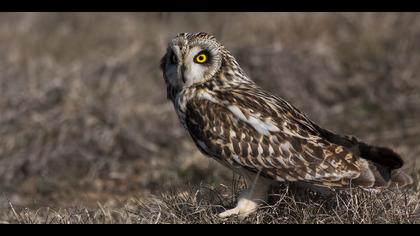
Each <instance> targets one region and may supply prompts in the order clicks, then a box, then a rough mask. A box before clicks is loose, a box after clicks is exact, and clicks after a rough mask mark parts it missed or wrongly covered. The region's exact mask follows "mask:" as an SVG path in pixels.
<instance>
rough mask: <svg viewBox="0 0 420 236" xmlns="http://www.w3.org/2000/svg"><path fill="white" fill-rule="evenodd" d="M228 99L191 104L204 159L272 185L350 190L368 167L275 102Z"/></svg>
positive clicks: (205, 98) (189, 122) (191, 120)
mask: <svg viewBox="0 0 420 236" xmlns="http://www.w3.org/2000/svg"><path fill="white" fill-rule="evenodd" d="M226 97H227V96H221V95H220V94H212V95H209V94H206V96H197V97H196V98H194V99H191V100H189V102H188V103H187V107H186V113H187V114H186V116H187V117H188V118H187V120H186V125H187V126H188V130H189V132H190V134H191V136H192V137H193V140H194V141H195V143H196V145H197V146H198V147H199V149H200V150H201V151H203V152H204V153H205V154H207V155H209V156H211V157H214V158H217V159H219V160H220V161H223V162H227V163H229V164H230V165H232V166H237V167H238V166H239V167H243V168H246V169H248V170H250V171H252V172H255V173H259V174H261V175H263V176H265V177H268V178H270V179H274V180H278V181H298V180H299V181H308V182H312V183H314V184H319V185H325V186H343V185H348V184H349V182H350V181H351V179H354V178H357V177H359V176H360V174H361V172H362V171H361V169H364V168H367V166H366V165H367V163H366V161H364V160H362V159H360V158H359V157H357V156H355V155H354V154H353V153H352V152H351V151H350V150H348V149H347V148H345V147H343V146H340V145H336V144H333V143H330V142H328V141H327V140H325V139H323V138H322V137H320V136H318V135H317V133H316V130H314V129H313V128H312V127H306V124H307V123H308V121H306V120H304V119H301V118H300V117H299V116H297V115H296V114H292V113H291V110H290V108H287V107H282V106H283V105H282V104H278V101H275V99H273V100H270V99H263V98H261V97H260V96H258V95H256V96H254V97H253V94H248V95H247V96H241V95H240V94H235V93H231V94H229V99H224V98H226ZM254 103H255V104H254ZM297 120H301V122H297Z"/></svg>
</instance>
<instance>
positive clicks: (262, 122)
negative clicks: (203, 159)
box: [160, 32, 412, 217]
mask: <svg viewBox="0 0 420 236" xmlns="http://www.w3.org/2000/svg"><path fill="white" fill-rule="evenodd" d="M160 67H161V70H162V72H163V78H164V80H165V83H166V89H167V97H168V99H169V100H170V101H172V103H173V105H174V107H175V111H176V113H177V116H178V117H179V120H180V122H181V124H182V125H183V127H184V128H185V129H186V130H187V132H188V133H189V135H190V136H191V137H192V140H193V141H194V143H195V144H196V146H197V148H198V149H199V150H200V151H201V152H202V153H203V154H204V155H205V156H208V157H211V158H213V159H215V160H216V161H217V162H219V163H220V164H222V165H224V166H226V167H228V168H230V169H232V170H233V171H235V172H237V173H238V174H240V175H241V176H243V178H244V180H245V183H246V186H247V189H245V190H244V191H243V192H242V193H241V194H240V195H239V197H238V202H237V205H236V207H235V208H233V209H229V210H226V211H224V212H222V213H220V214H219V216H220V217H228V216H231V215H239V216H241V217H246V216H248V215H249V214H251V213H252V212H254V211H256V210H257V209H258V207H259V206H260V205H261V204H262V203H263V202H264V201H266V199H267V192H268V190H269V188H270V187H271V186H273V185H276V184H279V182H301V183H306V184H309V185H313V186H318V187H326V188H346V187H349V186H359V187H361V188H363V189H385V188H392V187H402V186H405V185H408V184H411V183H412V179H411V178H410V177H409V176H408V175H406V174H405V173H403V172H402V171H401V170H400V168H401V167H402V166H403V160H402V159H401V158H400V156H399V155H398V154H396V153H395V152H394V151H392V150H391V149H389V148H385V147H377V146H372V145H369V144H367V143H364V142H362V141H360V140H359V139H357V138H355V137H352V136H347V135H340V134H336V133H334V132H331V131H329V130H327V129H324V128H322V127H320V126H318V125H317V124H316V123H314V122H313V121H312V120H310V119H309V118H308V117H307V116H306V115H305V114H303V113H302V112H301V111H299V110H298V109H297V108H295V107H294V106H292V105H291V104H290V103H289V102H287V101H286V100H284V99H282V98H280V97H277V96H275V95H273V94H271V93H269V92H267V91H265V90H264V89H263V88H261V87H260V86H258V85H257V84H256V83H255V82H253V81H252V80H251V79H250V78H249V77H248V76H247V75H246V73H245V72H244V70H243V69H242V68H241V66H240V65H239V64H238V62H237V60H236V59H235V58H234V57H233V55H232V54H231V53H230V52H229V51H228V50H227V49H226V48H225V47H224V46H223V45H222V44H221V43H220V42H218V41H217V40H216V38H215V37H214V36H212V35H210V34H207V33H204V32H199V33H181V34H178V35H177V36H176V37H175V38H173V39H172V40H171V41H170V43H169V46H168V48H167V51H166V53H165V55H164V56H163V58H162V59H161V64H160Z"/></svg>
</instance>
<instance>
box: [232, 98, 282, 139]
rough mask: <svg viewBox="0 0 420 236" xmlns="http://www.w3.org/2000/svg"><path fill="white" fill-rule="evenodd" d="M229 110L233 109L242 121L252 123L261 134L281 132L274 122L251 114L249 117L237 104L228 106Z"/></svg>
mask: <svg viewBox="0 0 420 236" xmlns="http://www.w3.org/2000/svg"><path fill="white" fill-rule="evenodd" d="M228 109H229V111H231V112H232V113H233V114H234V115H235V116H236V117H237V118H239V119H240V120H242V121H245V122H247V123H248V124H250V125H251V126H252V127H253V128H254V129H255V130H256V131H258V132H259V133H261V134H264V135H269V134H270V132H279V131H280V129H279V128H278V127H277V126H275V125H274V124H273V123H272V122H265V121H262V120H260V119H259V118H257V117H255V116H253V115H250V116H249V118H248V119H247V118H246V117H245V115H244V113H242V111H241V110H240V109H239V108H238V107H237V106H235V105H230V106H228Z"/></svg>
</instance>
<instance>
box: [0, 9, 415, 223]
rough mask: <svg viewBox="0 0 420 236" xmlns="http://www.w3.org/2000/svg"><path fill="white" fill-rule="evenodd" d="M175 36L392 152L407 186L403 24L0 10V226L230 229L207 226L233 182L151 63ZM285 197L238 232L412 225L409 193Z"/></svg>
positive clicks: (409, 120)
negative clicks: (214, 50)
mask: <svg viewBox="0 0 420 236" xmlns="http://www.w3.org/2000/svg"><path fill="white" fill-rule="evenodd" d="M184 31H207V32H209V33H213V34H215V35H216V37H217V38H219V39H220V40H221V41H222V42H223V43H224V44H225V45H226V47H228V48H229V49H230V50H231V51H232V53H233V54H234V55H235V56H236V57H237V58H238V60H239V62H240V64H241V65H243V67H244V69H245V70H246V71H247V72H248V73H249V75H250V76H251V77H252V78H253V79H254V80H255V81H257V82H258V83H259V84H261V85H262V86H263V87H264V88H266V89H268V90H270V91H271V92H273V93H274V94H276V95H278V96H282V97H284V98H286V99H287V100H289V101H290V102H292V103H293V104H294V105H296V106H297V107H298V108H300V109H301V110H302V111H304V112H305V113H307V114H308V115H309V116H310V117H311V118H313V120H315V121H316V122H318V123H320V124H321V125H322V126H325V127H327V128H329V129H332V130H335V131H337V132H340V133H347V134H353V135H356V136H359V137H360V138H362V139H364V140H366V141H367V142H371V143H374V144H377V145H385V146H389V147H392V148H393V149H395V150H396V151H397V152H398V153H400V154H401V155H402V156H403V158H404V160H406V162H407V171H408V172H409V173H411V174H412V175H413V176H417V175H418V173H419V165H418V163H417V162H416V159H417V157H418V156H419V155H420V139H419V137H420V124H419V120H420V78H419V75H420V73H419V72H420V54H419V53H417V52H419V51H420V40H419V38H420V16H419V15H418V14H415V13H171V14H169V13H1V14H0V41H1V42H2V43H1V44H0V55H1V57H0V221H1V222H21V223H31V222H34V223H41V222H48V223H64V222H74V223H102V222H107V223H154V222H156V223H184V222H189V223H213V222H217V223H222V222H224V223H236V222H238V220H237V219H229V220H227V221H222V220H219V219H217V218H215V217H213V213H215V212H218V211H220V210H221V207H220V205H221V206H224V207H228V206H231V205H232V204H233V200H234V199H233V197H232V196H236V194H237V192H238V191H237V190H236V189H232V186H235V184H232V180H231V179H232V174H231V173H230V172H229V171H226V170H224V169H223V168H221V167H219V166H218V165H217V164H215V163H214V162H212V161H210V160H208V159H206V158H204V157H203V156H202V155H201V154H200V153H199V152H198V151H197V149H196V148H195V147H194V146H193V144H192V142H191V141H190V140H189V138H188V136H187V135H186V134H185V132H184V131H183V130H182V128H181V126H180V125H179V122H178V120H177V117H176V115H175V113H174V111H173V108H172V107H171V104H169V102H167V101H166V97H165V89H164V83H163V80H162V78H161V75H160V71H159V70H158V63H159V59H160V57H161V56H162V55H163V53H164V51H165V47H166V43H167V41H168V40H169V39H170V38H171V37H172V36H174V35H175V34H177V33H179V32H184ZM173 186H179V187H177V188H175V189H174V187H173ZM185 186H193V187H189V188H187V190H185V188H186V187H185ZM194 186H196V187H194ZM197 186H229V187H227V188H226V189H225V190H223V189H224V188H222V189H220V188H217V189H216V190H211V191H210V190H208V188H203V187H197ZM238 188H239V187H238ZM168 189H174V190H173V191H170V192H168ZM227 190H229V191H227ZM226 191H227V192H228V193H226V194H222V193H223V192H226ZM284 191H285V190H284V189H280V190H279V191H278V192H277V194H280V196H285V197H284V199H283V201H280V202H279V203H276V201H273V202H272V203H271V204H272V205H273V204H274V207H269V208H266V209H263V210H262V211H260V212H259V213H258V214H257V215H255V216H253V217H251V218H249V219H248V220H247V221H246V222H254V223H257V222H260V223H261V222H263V223H292V222H293V223H341V222H344V223H373V222H381V223H391V222H392V223H413V222H418V221H416V219H415V218H414V217H413V214H415V211H416V210H415V209H416V207H417V204H418V188H414V187H413V189H410V190H407V192H397V193H385V194H382V195H379V196H376V195H372V194H368V193H357V194H356V193H353V194H352V195H351V196H350V200H348V199H347V198H344V196H342V195H339V196H338V197H337V198H335V200H334V201H332V200H331V199H330V200H329V201H323V200H316V199H312V198H309V199H299V200H297V199H295V197H294V195H293V194H291V192H290V191H289V192H287V193H285V192H284ZM179 194H181V195H179ZM136 199H137V200H136ZM343 199H347V200H348V201H347V200H346V201H345V200H343ZM356 200H357V202H356ZM9 201H10V203H11V204H12V205H10V204H9ZM329 202H331V204H327V205H328V206H326V205H325V204H326V203H329ZM345 203H346V204H345ZM347 203H351V204H350V205H348V204H347ZM11 206H13V208H14V209H15V210H16V213H13V210H12V207H11ZM52 209H56V210H55V211H54V210H52ZM58 209H61V210H58ZM159 209H162V210H159ZM287 217H288V218H287Z"/></svg>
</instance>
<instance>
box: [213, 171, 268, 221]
mask: <svg viewBox="0 0 420 236" xmlns="http://www.w3.org/2000/svg"><path fill="white" fill-rule="evenodd" d="M254 176H255V175H254ZM244 177H245V182H246V185H247V187H248V188H247V189H245V190H244V191H243V192H242V193H241V194H240V195H239V198H238V204H237V205H236V207H235V208H233V209H230V210H226V211H224V212H222V213H220V214H219V217H221V218H226V217H229V216H232V215H238V216H239V218H240V219H244V218H245V217H247V216H249V215H250V214H251V213H253V212H255V211H256V210H257V209H258V206H260V205H261V204H262V203H264V202H265V201H266V200H267V193H268V190H269V189H270V184H269V183H268V182H267V181H265V180H262V179H261V180H259V179H258V178H259V176H257V177H255V178H251V177H250V176H247V175H244ZM260 178H261V177H260Z"/></svg>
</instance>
